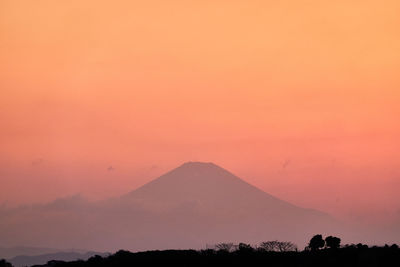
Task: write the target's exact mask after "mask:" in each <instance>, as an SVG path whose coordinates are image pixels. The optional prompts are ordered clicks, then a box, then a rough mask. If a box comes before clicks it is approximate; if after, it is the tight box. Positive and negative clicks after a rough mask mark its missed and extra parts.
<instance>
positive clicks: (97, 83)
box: [0, 0, 400, 223]
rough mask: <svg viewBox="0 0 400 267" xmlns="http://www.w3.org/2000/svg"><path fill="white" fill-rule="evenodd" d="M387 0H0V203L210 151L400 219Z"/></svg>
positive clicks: (385, 218)
mask: <svg viewBox="0 0 400 267" xmlns="http://www.w3.org/2000/svg"><path fill="white" fill-rule="evenodd" d="M399 14H400V2H399V1H396V0H393V1H391V0H387V1H377V0H373V1H368V0H363V1H356V0H352V1H349V0H347V1H344V0H343V1H342V0H339V1H317V0H311V1H224V0H218V1H208V0H206V1H175V0H173V1H156V0H150V1H123V0H117V1H112V4H111V2H110V1H94V0H90V1H78V0H68V1H67V0H65V1H64V0H61V1H51V0H42V1H20V0H2V1H0V123H1V126H0V205H1V203H4V205H5V206H16V205H20V204H32V203H38V202H47V201H50V200H54V199H56V198H59V197H63V196H69V195H74V194H77V193H81V194H82V195H83V196H85V197H87V198H89V199H96V200H98V199H103V198H106V197H111V196H117V195H120V194H123V193H126V192H128V191H130V190H133V189H135V188H137V187H138V186H140V185H142V184H144V183H146V182H148V181H150V180H152V179H154V178H156V177H158V176H159V175H161V174H163V173H165V172H166V171H168V170H170V169H172V168H174V167H176V166H178V165H180V164H182V163H184V162H187V161H204V162H214V163H216V164H218V165H221V166H223V167H225V168H227V169H229V170H231V171H232V172H233V173H235V174H236V175H238V176H240V177H242V178H243V179H245V180H246V181H247V182H249V183H251V184H253V185H256V186H257V187H259V188H261V189H263V190H264V191H266V192H269V193H271V194H272V195H275V196H277V197H279V198H281V199H284V200H287V201H290V202H292V203H294V204H296V205H301V206H304V207H310V208H316V209H319V210H322V211H326V212H329V213H331V214H333V215H335V216H337V217H340V218H343V219H346V220H353V221H354V220H355V221H363V220H366V221H368V222H370V221H371V222H385V223H386V222H393V221H396V220H400V195H399V193H398V191H399V188H400V169H399V166H400V152H399V151H400V138H399V137H400V119H399V118H400V75H399V70H400V34H399V29H400V16H399Z"/></svg>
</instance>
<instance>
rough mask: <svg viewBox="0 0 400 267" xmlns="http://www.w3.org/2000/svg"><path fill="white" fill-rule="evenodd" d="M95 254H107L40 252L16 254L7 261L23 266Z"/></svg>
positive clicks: (102, 254)
mask: <svg viewBox="0 0 400 267" xmlns="http://www.w3.org/2000/svg"><path fill="white" fill-rule="evenodd" d="M95 255H100V256H107V255H109V254H107V253H96V252H86V253H78V252H57V253H49V254H41V255H34V256H26V255H24V256H16V257H14V258H11V259H9V260H8V261H9V262H10V263H11V264H12V265H13V266H14V267H23V266H32V265H38V264H46V263H47V262H49V261H53V260H57V261H75V260H87V259H89V258H90V257H93V256H95Z"/></svg>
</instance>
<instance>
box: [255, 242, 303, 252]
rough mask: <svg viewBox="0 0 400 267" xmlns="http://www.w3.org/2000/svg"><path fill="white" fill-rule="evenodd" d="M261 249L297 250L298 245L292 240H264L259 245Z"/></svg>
mask: <svg viewBox="0 0 400 267" xmlns="http://www.w3.org/2000/svg"><path fill="white" fill-rule="evenodd" d="M259 248H260V249H261V250H265V251H277V252H286V251H296V250H297V247H296V245H295V244H293V243H291V242H281V241H277V240H274V241H267V242H262V243H261V244H260V246H259Z"/></svg>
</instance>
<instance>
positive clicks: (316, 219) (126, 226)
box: [0, 162, 339, 251]
mask: <svg viewBox="0 0 400 267" xmlns="http://www.w3.org/2000/svg"><path fill="white" fill-rule="evenodd" d="M0 219H2V226H3V227H1V228H0V240H3V242H8V243H9V245H10V246H11V245H18V244H24V245H30V246H42V247H43V246H44V247H57V248H61V247H75V248H85V249H92V250H96V251H115V250H117V249H129V250H148V249H169V248H177V249H179V248H204V247H205V245H206V244H215V243H220V242H247V243H258V242H261V241H265V240H275V239H277V240H287V241H292V242H295V243H297V244H298V245H300V246H301V245H305V241H306V240H308V239H309V237H310V236H312V235H313V234H315V233H321V234H329V235H330V234H333V235H335V234H338V232H339V231H338V230H339V229H338V226H339V225H338V223H337V222H336V221H335V220H334V219H333V218H331V217H330V216H329V215H327V214H325V213H322V212H319V211H315V210H311V209H304V208H300V207H297V206H295V205H292V204H290V203H288V202H285V201H283V200H280V199H278V198H276V197H274V196H272V195H270V194H267V193H266V192H264V191H262V190H260V189H258V188H256V187H254V186H252V185H250V184H248V183H247V182H245V181H243V180H242V179H240V178H238V177H236V176H235V175H233V174H232V173H230V172H228V171H227V170H224V169H223V168H221V167H219V166H217V165H215V164H213V163H201V162H188V163H185V164H183V165H182V166H180V167H178V168H176V169H174V170H172V171H170V172H168V173H166V174H164V175H162V176H161V177H159V178H157V179H155V180H153V181H151V182H149V183H147V184H145V185H143V186H142V187H140V188H138V189H136V190H134V191H132V192H130V193H128V194H126V195H123V196H121V197H118V198H114V199H109V200H106V201H101V202H96V203H90V202H87V201H86V200H84V199H82V198H81V197H79V196H74V197H72V198H70V199H63V200H57V201H55V202H53V203H50V204H48V205H42V206H37V207H30V208H25V209H19V210H16V211H13V212H9V213H8V214H7V216H2V215H1V214H0Z"/></svg>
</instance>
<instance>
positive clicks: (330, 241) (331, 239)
mask: <svg viewBox="0 0 400 267" xmlns="http://www.w3.org/2000/svg"><path fill="white" fill-rule="evenodd" d="M340 241H341V240H340V238H339V237H335V236H328V237H327V238H325V244H326V246H327V247H328V248H331V249H337V248H339V247H340Z"/></svg>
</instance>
